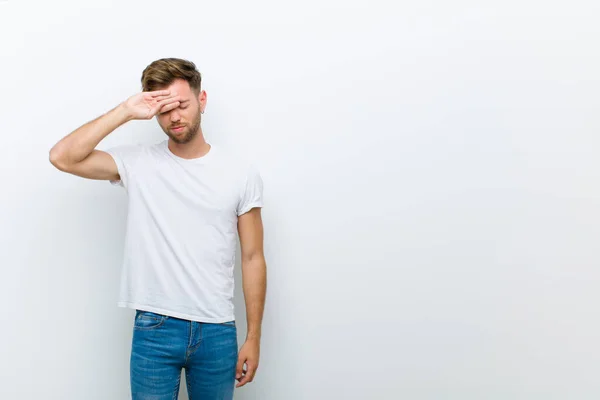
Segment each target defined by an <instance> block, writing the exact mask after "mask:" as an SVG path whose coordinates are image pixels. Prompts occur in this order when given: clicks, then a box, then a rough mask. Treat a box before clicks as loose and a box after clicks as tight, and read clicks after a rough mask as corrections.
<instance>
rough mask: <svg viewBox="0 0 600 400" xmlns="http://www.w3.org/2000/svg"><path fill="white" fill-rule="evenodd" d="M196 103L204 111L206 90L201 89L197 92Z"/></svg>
mask: <svg viewBox="0 0 600 400" xmlns="http://www.w3.org/2000/svg"><path fill="white" fill-rule="evenodd" d="M198 104H200V109H201V110H202V111H204V107H206V91H204V90H201V91H200V93H199V94H198Z"/></svg>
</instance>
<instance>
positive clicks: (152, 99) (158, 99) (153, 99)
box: [145, 93, 179, 102]
mask: <svg viewBox="0 0 600 400" xmlns="http://www.w3.org/2000/svg"><path fill="white" fill-rule="evenodd" d="M176 97H179V95H177V94H176V93H172V94H169V95H160V96H150V95H147V96H146V97H145V100H146V101H150V102H161V101H164V100H169V99H174V98H176Z"/></svg>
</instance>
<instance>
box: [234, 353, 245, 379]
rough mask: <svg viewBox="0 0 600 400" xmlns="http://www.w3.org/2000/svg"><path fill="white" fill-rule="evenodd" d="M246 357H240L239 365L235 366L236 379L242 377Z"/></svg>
mask: <svg viewBox="0 0 600 400" xmlns="http://www.w3.org/2000/svg"><path fill="white" fill-rule="evenodd" d="M244 361H245V360H244V359H243V358H241V357H240V358H238V362H237V366H236V367H235V379H238V380H239V379H241V378H242V374H243V373H244Z"/></svg>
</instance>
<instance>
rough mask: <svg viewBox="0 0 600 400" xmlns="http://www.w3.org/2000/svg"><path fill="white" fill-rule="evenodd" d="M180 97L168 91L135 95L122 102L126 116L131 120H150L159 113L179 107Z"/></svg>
mask: <svg viewBox="0 0 600 400" xmlns="http://www.w3.org/2000/svg"><path fill="white" fill-rule="evenodd" d="M179 100H180V97H179V95H178V94H177V93H175V92H173V93H171V91H170V90H156V91H153V92H141V93H137V94H135V95H133V96H131V97H130V98H128V99H127V100H125V101H124V102H123V107H124V108H125V110H126V112H127V114H128V115H129V116H130V117H131V118H132V119H151V118H153V117H154V116H155V115H156V114H158V113H159V112H161V113H163V112H167V111H171V110H173V109H174V108H177V107H179Z"/></svg>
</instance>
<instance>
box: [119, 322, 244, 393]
mask: <svg viewBox="0 0 600 400" xmlns="http://www.w3.org/2000/svg"><path fill="white" fill-rule="evenodd" d="M237 357H238V342H237V331H236V326H235V321H231V322H225V323H220V324H214V323H204V322H194V321H187V320H183V319H179V318H174V317H168V316H165V315H160V314H156V313H152V312H148V311H140V310H137V311H136V316H135V323H134V328H133V343H132V347H131V364H130V369H131V371H130V373H131V375H130V378H131V396H132V399H133V400H176V399H177V395H178V393H179V383H180V377H181V369H182V368H185V374H186V375H185V377H186V382H187V390H188V395H189V399H190V400H231V399H233V391H234V386H235V367H236V364H237Z"/></svg>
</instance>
